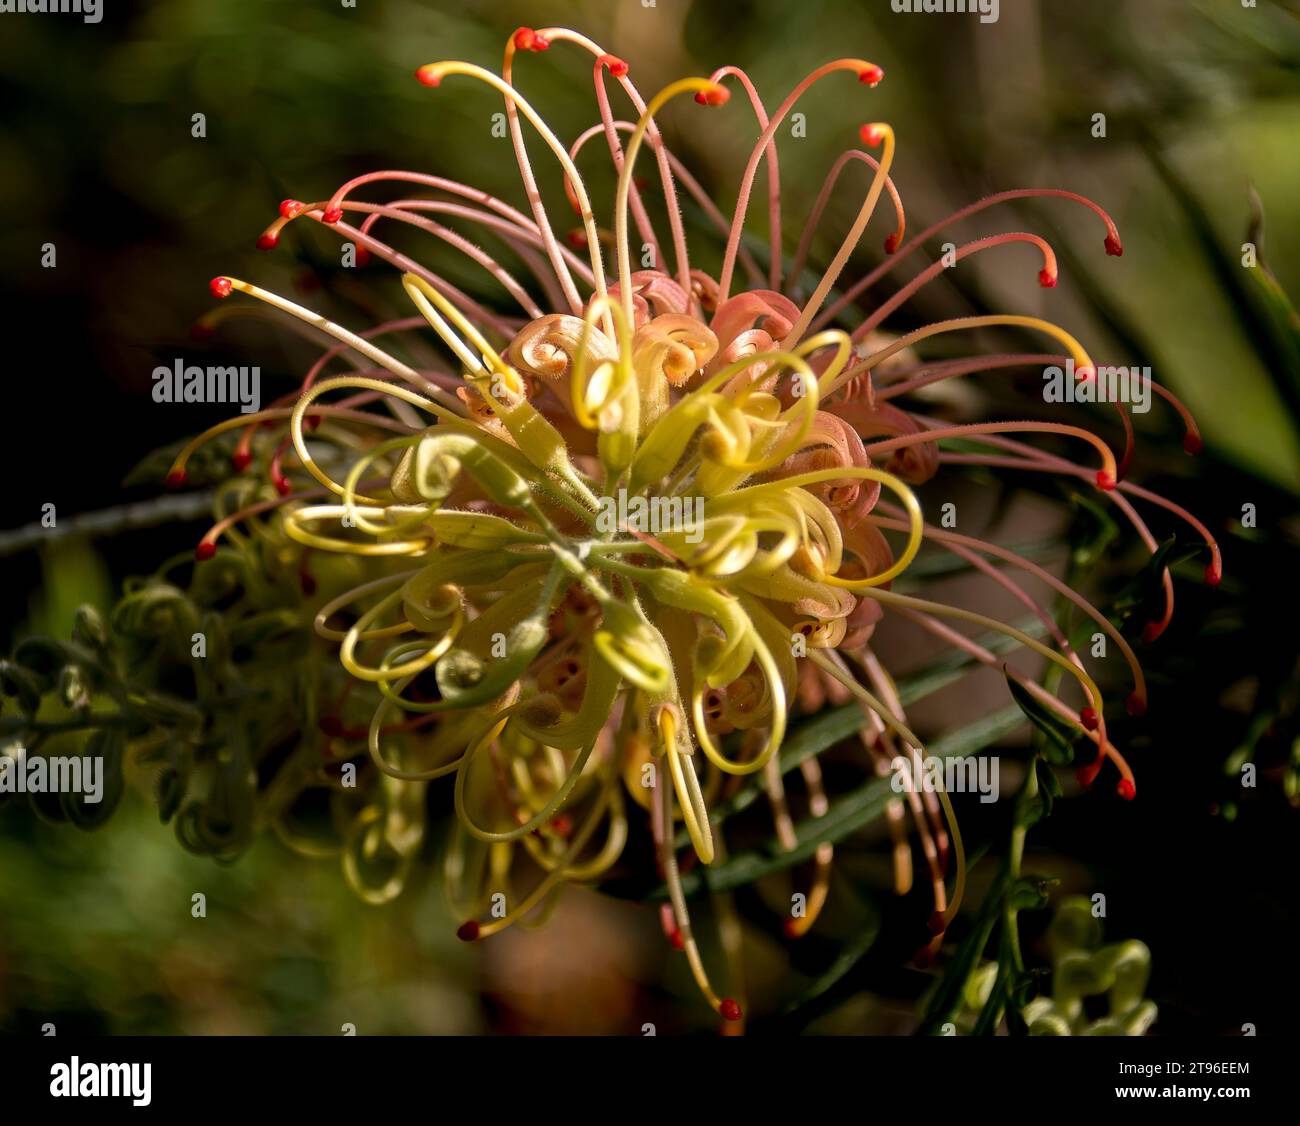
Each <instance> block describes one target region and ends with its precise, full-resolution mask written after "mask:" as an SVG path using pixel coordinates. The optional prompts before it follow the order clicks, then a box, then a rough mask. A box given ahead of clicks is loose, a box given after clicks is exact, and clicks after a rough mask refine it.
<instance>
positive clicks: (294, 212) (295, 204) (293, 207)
mask: <svg viewBox="0 0 1300 1126" xmlns="http://www.w3.org/2000/svg"><path fill="white" fill-rule="evenodd" d="M304 206H305V205H304V204H303V202H302V200H300V199H286V200H281V201H280V215H281V217H282V218H285V219H296V218H298V216H299V215H301V214H302V209H303V207H304Z"/></svg>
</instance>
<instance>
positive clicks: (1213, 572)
mask: <svg viewBox="0 0 1300 1126" xmlns="http://www.w3.org/2000/svg"><path fill="white" fill-rule="evenodd" d="M1205 581H1206V582H1207V583H1209V584H1210V586H1218V585H1219V584H1220V583H1221V582H1223V571H1222V570H1221V569H1220V568H1219V567H1216V566H1215V565H1214V564H1213V563H1211V564H1210V565H1209V566H1208V567H1206V568H1205Z"/></svg>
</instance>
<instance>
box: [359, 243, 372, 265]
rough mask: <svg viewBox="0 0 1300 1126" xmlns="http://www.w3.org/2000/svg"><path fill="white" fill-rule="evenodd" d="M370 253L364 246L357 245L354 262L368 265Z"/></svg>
mask: <svg viewBox="0 0 1300 1126" xmlns="http://www.w3.org/2000/svg"><path fill="white" fill-rule="evenodd" d="M370 259H371V254H370V251H368V250H367V249H366V248H365V247H364V246H358V247H357V254H356V262H357V265H358V266H369V265H370Z"/></svg>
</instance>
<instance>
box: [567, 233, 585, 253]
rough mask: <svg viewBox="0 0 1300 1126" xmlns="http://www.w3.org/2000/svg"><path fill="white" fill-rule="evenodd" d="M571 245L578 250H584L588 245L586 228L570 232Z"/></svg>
mask: <svg viewBox="0 0 1300 1126" xmlns="http://www.w3.org/2000/svg"><path fill="white" fill-rule="evenodd" d="M568 239H569V245H570V246H572V247H573V248H574V249H576V250H584V249H585V248H586V246H587V232H586V231H584V230H581V229H579V230H574V231H570V232H569V234H568Z"/></svg>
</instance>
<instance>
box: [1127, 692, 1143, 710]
mask: <svg viewBox="0 0 1300 1126" xmlns="http://www.w3.org/2000/svg"><path fill="white" fill-rule="evenodd" d="M1124 707H1125V709H1127V711H1128V714H1129V715H1133V716H1138V715H1146V714H1147V702H1146V698H1145V697H1143V696H1139V695H1138V694H1137V693H1136V692H1130V693H1129V694H1128V699H1127V700H1125V701H1124Z"/></svg>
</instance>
